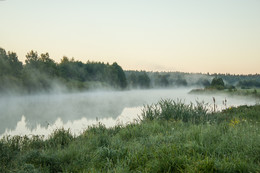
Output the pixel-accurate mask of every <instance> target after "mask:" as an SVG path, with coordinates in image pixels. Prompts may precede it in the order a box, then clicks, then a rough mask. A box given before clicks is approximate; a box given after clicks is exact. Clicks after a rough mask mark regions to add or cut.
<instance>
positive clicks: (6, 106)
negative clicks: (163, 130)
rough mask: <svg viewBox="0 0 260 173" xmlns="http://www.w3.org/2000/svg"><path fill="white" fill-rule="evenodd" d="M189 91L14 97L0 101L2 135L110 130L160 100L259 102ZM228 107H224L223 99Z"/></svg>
mask: <svg viewBox="0 0 260 173" xmlns="http://www.w3.org/2000/svg"><path fill="white" fill-rule="evenodd" d="M189 91H190V90H189V89H164V90H132V91H117V92H115V91H114V92H112V91H100V92H85V93H73V94H72V93H70V94H51V95H33V96H12V97H2V98H0V135H1V136H2V135H6V134H11V135H25V134H27V135H28V134H37V135H43V134H44V135H48V134H50V133H51V132H53V130H54V129H57V128H61V127H64V128H65V129H68V128H70V130H71V132H72V133H73V134H75V135H78V134H80V133H81V132H82V131H83V130H85V129H86V128H87V127H88V126H89V125H92V124H96V123H98V122H101V123H103V124H105V125H106V126H107V127H111V126H114V125H116V124H125V123H128V122H132V121H133V119H135V118H137V115H140V113H141V108H142V106H143V105H145V104H152V103H156V102H158V101H159V100H160V99H165V98H170V99H177V98H179V99H181V100H183V101H185V102H186V103H190V102H195V101H197V100H198V101H204V102H205V103H209V106H211V107H212V104H213V100H212V97H215V99H216V104H217V106H218V109H223V108H225V107H229V106H238V105H244V104H248V105H251V104H255V103H256V100H255V99H252V98H251V99H249V98H245V97H231V96H225V95H189V94H187V93H188V92H189ZM225 99H226V100H227V105H226V106H225V105H223V103H222V102H223V100H225ZM97 119H98V121H97Z"/></svg>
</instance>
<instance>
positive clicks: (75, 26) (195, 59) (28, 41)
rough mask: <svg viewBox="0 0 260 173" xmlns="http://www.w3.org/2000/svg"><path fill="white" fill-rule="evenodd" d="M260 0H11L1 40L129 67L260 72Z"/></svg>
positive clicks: (3, 5)
mask: <svg viewBox="0 0 260 173" xmlns="http://www.w3.org/2000/svg"><path fill="white" fill-rule="evenodd" d="M259 9H260V1H259V0H228V1H227V0H218V1H209V0H197V1H194V0H182V1H175V0H163V1H159V0H109V1H107V0H96V1H90V0H75V1H72V0H55V1H53V0H44V1H43V0H41V1H40V0H5V1H0V16H1V23H0V47H2V48H4V49H5V50H6V51H13V52H16V53H17V54H18V57H19V60H21V61H23V62H24V60H25V55H26V53H28V52H29V51H30V50H35V51H37V52H38V53H39V54H40V53H45V52H49V54H50V57H51V58H52V59H54V60H55V61H56V62H60V59H61V58H62V57H63V56H67V57H69V58H71V57H74V58H75V59H76V60H80V61H82V62H87V61H88V60H90V61H102V62H105V63H106V62H109V63H113V62H117V63H118V64H119V65H121V66H122V68H123V69H125V70H147V71H182V72H202V73H207V72H209V73H232V74H255V73H258V74H259V73H260V68H259V65H260V10H259Z"/></svg>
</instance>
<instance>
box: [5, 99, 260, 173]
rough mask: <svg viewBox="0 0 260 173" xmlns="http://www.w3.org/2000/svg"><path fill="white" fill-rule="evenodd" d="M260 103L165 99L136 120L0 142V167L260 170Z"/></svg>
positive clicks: (24, 169) (17, 169)
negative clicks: (219, 104) (224, 105)
mask: <svg viewBox="0 0 260 173" xmlns="http://www.w3.org/2000/svg"><path fill="white" fill-rule="evenodd" d="M259 122H260V105H255V106H239V107H237V108H236V107H230V108H228V109H226V110H223V111H222V112H209V111H208V110H207V108H206V106H205V105H204V104H203V103H197V104H189V105H187V104H184V103H182V102H181V101H174V100H161V101H159V102H158V103H156V104H152V105H147V106H145V107H144V108H143V111H142V114H141V116H140V119H139V120H136V123H132V124H128V125H125V126H120V125H118V126H115V127H113V128H106V127H105V126H104V125H102V124H101V123H98V124H96V125H94V126H91V127H89V128H88V129H86V130H85V131H84V132H83V133H82V134H81V135H80V136H78V137H75V136H73V135H72V134H71V133H70V131H69V130H64V129H57V130H55V131H54V132H53V133H52V134H51V135H50V136H49V138H48V139H47V140H44V139H43V136H14V137H8V136H6V137H4V138H2V139H1V140H0V172H20V173H22V172H259V171H260V135H259V134H260V128H259V127H260V125H259Z"/></svg>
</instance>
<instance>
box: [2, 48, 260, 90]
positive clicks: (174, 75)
mask: <svg viewBox="0 0 260 173" xmlns="http://www.w3.org/2000/svg"><path fill="white" fill-rule="evenodd" d="M213 79H215V80H216V82H217V83H218V85H215V84H214V82H215V81H214V80H213ZM220 79H221V80H222V81H223V83H224V84H225V85H224V88H233V87H234V86H236V87H241V88H252V87H260V75H259V74H253V75H232V74H216V73H215V74H202V73H184V72H146V71H124V70H123V69H122V68H121V67H120V66H119V65H118V64H117V63H116V62H115V63H113V64H108V63H103V62H90V61H87V62H86V63H83V62H81V61H77V60H75V59H74V58H68V57H66V56H64V57H63V58H62V59H61V61H60V63H57V62H55V61H54V60H53V59H51V58H50V56H49V54H48V53H42V54H38V53H37V52H36V51H30V52H29V53H27V55H26V60H25V64H23V63H22V62H21V61H19V60H18V57H17V55H16V53H14V52H6V51H5V50H4V49H2V48H0V92H6V91H9V90H21V91H24V92H35V91H42V90H44V91H48V90H52V89H53V88H55V87H56V85H57V84H59V85H58V86H59V87H60V86H62V87H64V88H67V89H76V90H85V89H91V88H115V89H131V88H141V89H142V88H170V87H192V86H201V87H217V88H223V85H222V82H221V81H220ZM212 80H213V81H212ZM212 82H213V85H212ZM219 82H221V84H220V83H219ZM219 84H220V85H219Z"/></svg>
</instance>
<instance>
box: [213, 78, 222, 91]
mask: <svg viewBox="0 0 260 173" xmlns="http://www.w3.org/2000/svg"><path fill="white" fill-rule="evenodd" d="M210 86H211V88H216V89H219V90H221V89H225V83H224V81H223V79H222V78H218V77H214V78H213V79H212V81H211V84H210Z"/></svg>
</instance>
